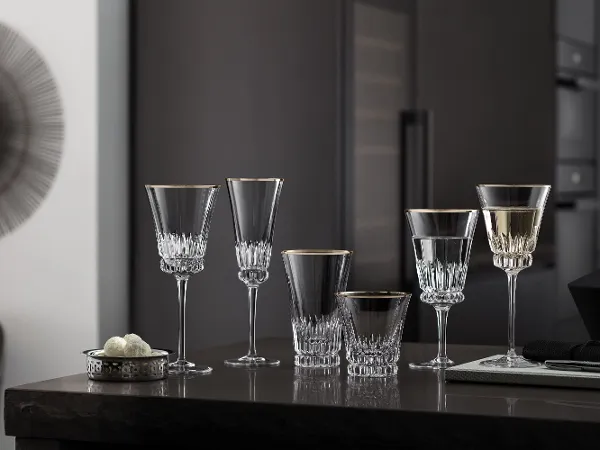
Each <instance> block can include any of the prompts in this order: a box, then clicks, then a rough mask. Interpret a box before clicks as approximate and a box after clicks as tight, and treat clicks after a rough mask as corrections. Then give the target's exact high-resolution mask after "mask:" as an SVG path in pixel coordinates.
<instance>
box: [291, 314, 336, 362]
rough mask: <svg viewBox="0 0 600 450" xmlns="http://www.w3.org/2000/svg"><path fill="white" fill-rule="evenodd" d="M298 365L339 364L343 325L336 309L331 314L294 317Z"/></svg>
mask: <svg viewBox="0 0 600 450" xmlns="http://www.w3.org/2000/svg"><path fill="white" fill-rule="evenodd" d="M292 329H293V331H294V350H295V351H296V361H295V362H296V365H298V366H302V367H328V366H333V365H337V364H339V356H338V353H339V351H340V349H341V347H342V336H341V334H342V325H341V321H340V318H339V314H338V313H337V311H335V312H334V313H333V314H331V315H329V316H322V317H315V316H309V317H306V316H303V317H295V318H293V319H292Z"/></svg>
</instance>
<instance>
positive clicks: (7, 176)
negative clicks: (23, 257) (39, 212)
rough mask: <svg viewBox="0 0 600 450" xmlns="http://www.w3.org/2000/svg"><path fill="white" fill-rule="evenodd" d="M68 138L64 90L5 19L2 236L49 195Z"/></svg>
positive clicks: (0, 68) (0, 77)
mask: <svg viewBox="0 0 600 450" xmlns="http://www.w3.org/2000/svg"><path fill="white" fill-rule="evenodd" d="M63 139H64V122H63V110H62V105H61V100H60V95H59V92H58V88H57V86H56V83H55V81H54V78H53V77H52V74H51V73H50V70H49V68H48V66H47V65H46V63H45V61H44V59H43V58H42V56H41V55H40V54H39V52H38V51H37V50H36V49H35V48H34V47H33V46H32V45H31V44H30V43H29V42H28V41H27V40H26V39H25V38H23V37H22V36H21V35H20V34H19V33H17V32H16V31H15V30H13V29H12V28H10V27H9V26H7V25H6V24H3V23H0V237H2V236H4V235H6V234H7V233H10V232H11V231H13V230H14V229H15V228H17V227H18V226H19V225H21V224H22V223H23V222H25V221H26V220H27V219H28V218H29V217H31V215H32V214H33V213H34V212H35V211H36V209H37V208H38V207H39V206H40V204H41V203H42V201H43V200H44V198H45V196H46V194H47V193H48V191H49V190H50V187H51V186H52V183H53V182H54V179H55V177H56V173H57V171H58V168H59V165H60V160H61V153H62V145H63Z"/></svg>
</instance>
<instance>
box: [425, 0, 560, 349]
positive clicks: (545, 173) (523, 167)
mask: <svg viewBox="0 0 600 450" xmlns="http://www.w3.org/2000/svg"><path fill="white" fill-rule="evenodd" d="M417 18H418V20H417V21H418V34H417V80H418V87H417V104H418V106H419V107H421V108H430V109H432V110H433V111H434V115H435V119H434V122H435V132H434V145H435V149H436V151H435V161H434V178H433V179H434V192H435V194H434V205H433V206H434V207H438V208H465V207H471V208H479V203H478V200H477V195H476V191H475V185H476V184H478V183H548V184H552V183H553V179H554V161H555V134H554V129H555V128H554V124H555V92H554V51H555V50H554V45H555V43H554V31H553V30H554V14H553V2H552V1H551V0H527V1H522V0H486V1H481V0H452V1H446V0H418V2H417ZM473 155H478V156H476V157H473ZM548 203H549V204H548V205H547V208H546V212H545V214H544V223H543V226H542V230H541V234H540V243H539V245H538V249H537V250H536V254H535V260H534V268H532V269H529V270H526V271H523V272H522V273H521V275H520V276H519V286H520V287H519V290H518V292H517V297H518V300H517V340H518V341H520V342H526V341H527V340H531V339H535V338H542V337H543V333H544V332H546V330H545V329H544V330H542V329H541V328H542V326H547V325H548V322H547V318H546V317H545V316H546V315H547V313H548V310H549V308H548V304H549V301H550V300H551V295H552V293H553V289H554V285H553V280H554V275H553V272H552V270H551V269H544V267H543V266H544V262H548V261H552V260H553V256H554V246H553V244H554V217H553V216H554V214H553V209H554V208H553V205H552V201H549V202H548ZM483 225H484V223H483V217H480V218H479V225H478V230H477V231H476V237H475V243H474V246H473V249H474V250H473V255H472V258H471V264H470V266H471V267H470V271H469V278H468V280H467V287H466V289H465V296H466V300H465V302H464V303H463V304H461V305H459V306H456V307H455V308H453V310H452V313H451V314H450V320H449V324H450V325H449V328H448V339H449V341H452V342H462V343H490V344H491V343H497V344H501V345H502V344H505V343H506V327H507V319H506V317H507V308H508V293H507V290H506V289H507V288H506V277H505V275H504V274H503V273H502V272H501V271H500V270H499V269H495V268H493V266H492V256H491V252H490V250H489V246H488V244H487V239H486V234H485V228H484V226H483ZM478 270H479V271H480V272H479V273H478ZM487 270H490V272H489V273H487V272H486V271H487ZM419 318H420V321H421V327H420V330H421V338H422V339H427V340H434V339H436V329H435V318H434V314H433V311H432V308H430V307H428V306H426V307H423V308H422V314H420V316H419ZM533 323H536V324H538V325H537V326H535V327H532V324H533Z"/></svg>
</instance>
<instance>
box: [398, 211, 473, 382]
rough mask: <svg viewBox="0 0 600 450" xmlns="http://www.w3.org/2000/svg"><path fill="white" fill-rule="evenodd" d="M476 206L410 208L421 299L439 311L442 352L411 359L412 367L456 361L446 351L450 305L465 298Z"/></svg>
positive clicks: (443, 365)
mask: <svg viewBox="0 0 600 450" xmlns="http://www.w3.org/2000/svg"><path fill="white" fill-rule="evenodd" d="M478 215H479V211H478V210H476V209H409V210H407V211H406V218H407V220H408V223H409V225H410V229H411V231H412V240H413V247H414V250H415V262H416V266H417V275H418V277H419V286H420V287H421V289H422V291H423V293H422V294H421V301H422V302H423V303H426V304H428V305H431V306H433V308H434V309H435V313H436V315H437V326H438V353H437V356H436V357H435V358H433V359H432V360H431V361H426V362H418V363H410V364H409V366H410V368H411V369H433V370H437V369H445V368H447V367H450V366H452V365H454V362H453V361H452V360H451V359H450V358H448V355H447V354H446V327H447V323H448V312H449V311H450V308H451V307H452V306H454V305H456V304H458V303H462V301H463V300H464V299H465V296H464V295H463V293H462V291H463V289H464V287H465V282H466V280H467V272H468V269H469V257H470V255H471V244H472V242H473V235H474V233H475V226H476V225H477V217H478Z"/></svg>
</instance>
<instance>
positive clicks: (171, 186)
mask: <svg viewBox="0 0 600 450" xmlns="http://www.w3.org/2000/svg"><path fill="white" fill-rule="evenodd" d="M144 186H145V187H147V188H161V189H215V188H220V187H221V185H220V184H146V185H144Z"/></svg>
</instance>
